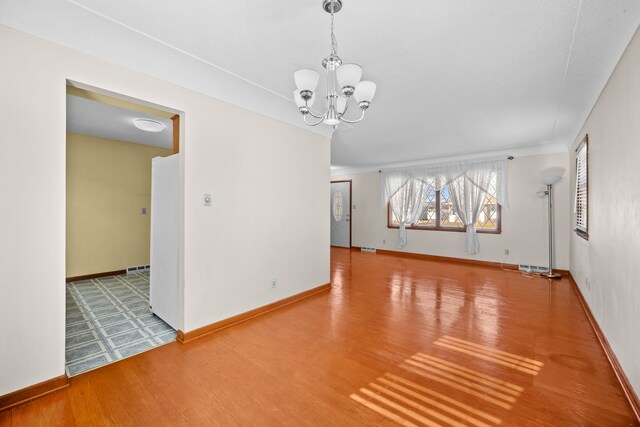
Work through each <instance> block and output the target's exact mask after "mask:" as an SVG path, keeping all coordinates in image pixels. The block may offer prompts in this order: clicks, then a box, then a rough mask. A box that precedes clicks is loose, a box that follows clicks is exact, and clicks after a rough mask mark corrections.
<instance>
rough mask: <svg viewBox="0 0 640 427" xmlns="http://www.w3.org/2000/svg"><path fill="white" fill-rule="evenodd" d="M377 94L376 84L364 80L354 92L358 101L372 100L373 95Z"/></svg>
mask: <svg viewBox="0 0 640 427" xmlns="http://www.w3.org/2000/svg"><path fill="white" fill-rule="evenodd" d="M375 94H376V84H375V83H374V82H370V81H367V80H363V81H361V82H360V83H358V86H356V91H355V92H354V93H353V96H355V98H356V101H358V102H362V101H366V102H371V100H372V99H373V95H375Z"/></svg>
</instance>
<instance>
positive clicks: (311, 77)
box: [293, 69, 320, 92]
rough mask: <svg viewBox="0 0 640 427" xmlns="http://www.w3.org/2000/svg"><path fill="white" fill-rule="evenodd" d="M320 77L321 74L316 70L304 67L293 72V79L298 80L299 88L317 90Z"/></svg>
mask: <svg viewBox="0 0 640 427" xmlns="http://www.w3.org/2000/svg"><path fill="white" fill-rule="evenodd" d="M319 78H320V75H319V74H318V72H317V71H314V70H308V69H302V70H298V71H296V72H295V73H293V79H294V80H295V82H296V86H297V87H298V90H309V91H311V92H313V91H315V90H316V86H318V79H319Z"/></svg>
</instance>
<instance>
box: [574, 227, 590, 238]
mask: <svg viewBox="0 0 640 427" xmlns="http://www.w3.org/2000/svg"><path fill="white" fill-rule="evenodd" d="M574 231H575V232H576V235H577V236H578V237H582V238H583V239H584V240H586V241H589V233H587V232H584V231H582V230H578V229H575V230H574Z"/></svg>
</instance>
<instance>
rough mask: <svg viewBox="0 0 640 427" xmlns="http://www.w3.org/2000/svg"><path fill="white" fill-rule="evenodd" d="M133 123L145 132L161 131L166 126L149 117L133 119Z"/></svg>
mask: <svg viewBox="0 0 640 427" xmlns="http://www.w3.org/2000/svg"><path fill="white" fill-rule="evenodd" d="M133 124H134V125H135V126H136V127H137V128H138V129H140V130H143V131H145V132H162V131H163V130H164V128H166V126H165V124H164V123H161V122H159V121H157V120H151V119H134V120H133Z"/></svg>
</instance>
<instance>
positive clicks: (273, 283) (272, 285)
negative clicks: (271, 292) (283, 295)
mask: <svg viewBox="0 0 640 427" xmlns="http://www.w3.org/2000/svg"><path fill="white" fill-rule="evenodd" d="M276 286H278V283H277V281H276V279H273V280H272V281H271V289H275V288H276Z"/></svg>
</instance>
